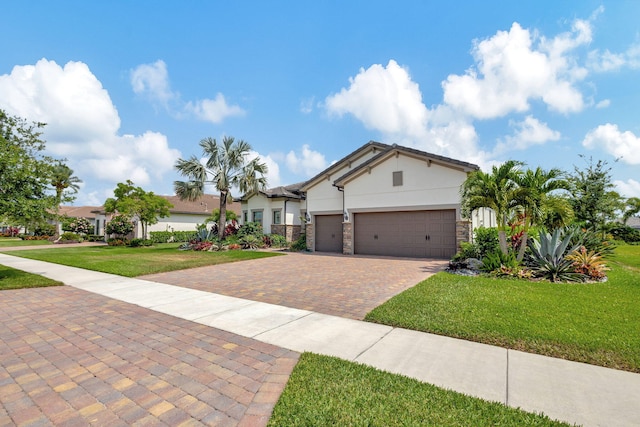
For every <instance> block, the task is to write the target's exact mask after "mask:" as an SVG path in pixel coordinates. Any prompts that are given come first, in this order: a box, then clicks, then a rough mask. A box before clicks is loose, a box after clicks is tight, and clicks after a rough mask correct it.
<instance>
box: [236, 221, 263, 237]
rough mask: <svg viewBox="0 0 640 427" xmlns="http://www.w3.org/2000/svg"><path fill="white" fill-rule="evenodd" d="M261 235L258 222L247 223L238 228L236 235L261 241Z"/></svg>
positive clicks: (260, 226)
mask: <svg viewBox="0 0 640 427" xmlns="http://www.w3.org/2000/svg"><path fill="white" fill-rule="evenodd" d="M262 234H263V233H262V224H260V223H259V222H247V223H246V224H244V225H242V226H240V228H239V229H238V232H237V235H238V237H240V238H242V237H244V236H256V237H257V238H259V239H262Z"/></svg>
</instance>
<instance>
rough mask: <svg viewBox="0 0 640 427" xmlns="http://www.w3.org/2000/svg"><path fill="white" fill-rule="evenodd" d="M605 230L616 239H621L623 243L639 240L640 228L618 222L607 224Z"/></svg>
mask: <svg viewBox="0 0 640 427" xmlns="http://www.w3.org/2000/svg"><path fill="white" fill-rule="evenodd" d="M605 231H606V232H607V233H609V234H611V235H612V236H613V238H614V239H616V240H622V241H624V242H625V243H637V242H640V230H636V229H635V228H633V227H629V226H628V225H624V224H620V223H612V224H608V225H607V226H606V227H605Z"/></svg>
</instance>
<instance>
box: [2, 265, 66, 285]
mask: <svg viewBox="0 0 640 427" xmlns="http://www.w3.org/2000/svg"><path fill="white" fill-rule="evenodd" d="M60 285H62V283H61V282H56V281H55V280H51V279H47V278H46V277H43V276H39V275H37V274H31V273H27V272H25V271H20V270H15V269H13V268H10V267H6V266H4V265H0V291H4V290H7V289H22V288H42V287H45V286H60Z"/></svg>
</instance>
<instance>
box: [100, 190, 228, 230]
mask: <svg viewBox="0 0 640 427" xmlns="http://www.w3.org/2000/svg"><path fill="white" fill-rule="evenodd" d="M160 197H163V198H165V199H167V200H168V201H169V203H171V204H172V205H173V207H172V208H170V209H169V212H170V215H169V216H168V217H167V218H159V220H158V223H157V224H153V225H149V226H148V227H147V228H148V230H147V231H148V232H151V231H195V230H196V226H197V225H198V224H203V223H204V222H205V220H206V219H207V218H208V217H210V216H211V214H212V212H213V211H214V210H215V209H218V208H219V207H220V198H219V196H216V195H212V194H205V195H204V196H202V197H201V198H199V199H198V200H196V201H194V202H190V201H188V200H180V198H179V197H178V196H160ZM227 211H232V212H235V213H236V215H238V216H240V205H239V204H238V203H233V202H231V203H227ZM93 212H94V215H95V222H96V225H97V227H96V228H97V231H98V232H97V233H96V234H99V235H104V234H105V225H106V223H107V222H108V221H109V219H110V218H111V214H107V213H105V211H104V208H103V207H100V208H99V209H96V210H94V211H93ZM134 237H142V225H141V224H140V223H139V222H136V229H135V231H134ZM147 237H148V236H147Z"/></svg>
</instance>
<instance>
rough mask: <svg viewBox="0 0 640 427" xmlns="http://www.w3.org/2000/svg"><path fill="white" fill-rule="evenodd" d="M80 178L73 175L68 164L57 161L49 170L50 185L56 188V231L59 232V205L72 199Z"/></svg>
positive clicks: (77, 188) (80, 182) (78, 187)
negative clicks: (50, 170)
mask: <svg viewBox="0 0 640 427" xmlns="http://www.w3.org/2000/svg"><path fill="white" fill-rule="evenodd" d="M79 184H82V180H81V179H80V178H78V177H77V176H73V169H71V168H70V167H69V166H67V165H65V164H63V163H58V164H56V165H54V166H53V170H52V172H51V185H53V187H54V188H55V189H56V233H59V232H60V218H59V212H60V205H61V204H62V202H63V201H72V200H73V198H71V195H72V194H75V193H77V192H78V190H79V189H80V185H79Z"/></svg>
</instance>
